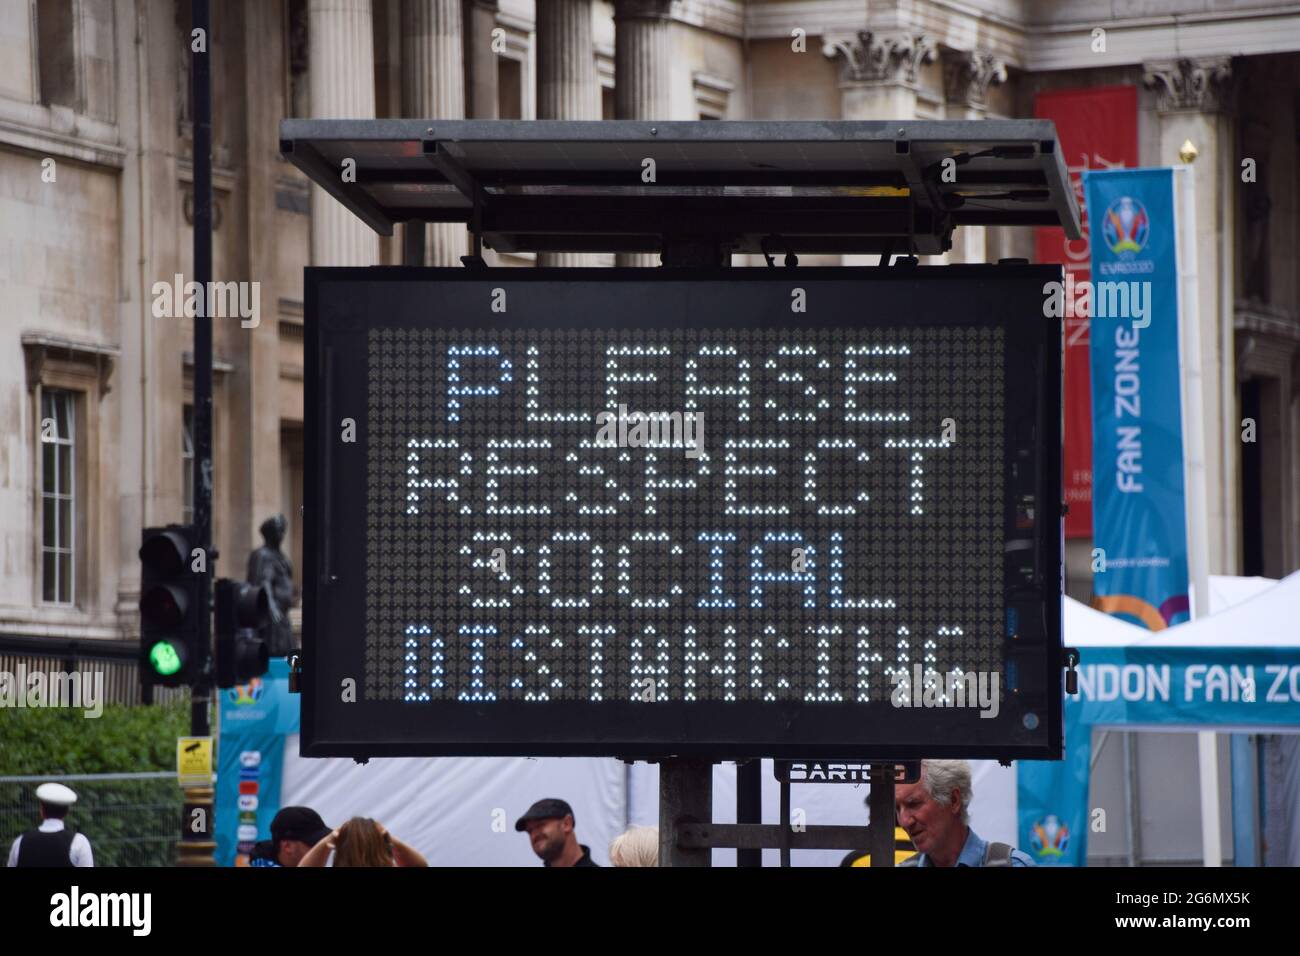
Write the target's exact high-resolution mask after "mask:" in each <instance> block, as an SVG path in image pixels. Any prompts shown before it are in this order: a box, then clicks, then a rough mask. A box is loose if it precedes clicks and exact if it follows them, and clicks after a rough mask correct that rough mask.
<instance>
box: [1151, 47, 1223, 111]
mask: <svg viewBox="0 0 1300 956" xmlns="http://www.w3.org/2000/svg"><path fill="white" fill-rule="evenodd" d="M1142 82H1143V83H1145V84H1146V86H1147V88H1148V89H1153V90H1155V91H1156V94H1157V96H1156V109H1157V110H1159V111H1160V112H1161V113H1169V112H1174V111H1177V110H1194V111H1196V112H1202V113H1214V112H1219V111H1221V110H1226V109H1230V108H1231V106H1232V94H1233V76H1232V58H1231V57H1226V56H1211V57H1201V58H1198V59H1189V58H1186V57H1185V58H1183V59H1180V60H1162V61H1158V62H1154V63H1147V64H1144V68H1143V75H1142Z"/></svg>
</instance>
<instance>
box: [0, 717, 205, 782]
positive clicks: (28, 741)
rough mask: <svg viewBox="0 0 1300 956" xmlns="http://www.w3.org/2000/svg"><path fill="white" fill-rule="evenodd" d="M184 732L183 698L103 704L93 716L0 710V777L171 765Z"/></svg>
mask: <svg viewBox="0 0 1300 956" xmlns="http://www.w3.org/2000/svg"><path fill="white" fill-rule="evenodd" d="M189 732H190V706H189V703H188V702H184V703H177V704H171V705H168V706H158V707H127V706H125V705H123V704H105V705H104V713H103V714H102V715H100V716H99V717H97V718H93V719H92V718H88V717H85V716H83V714H82V712H81V711H80V710H74V709H71V708H66V707H39V708H32V709H28V708H8V707H6V708H0V776H20V775H27V774H61V773H135V772H140V771H144V770H175V769H176V738H177V737H180V736H182V735H185V734H188V733H189Z"/></svg>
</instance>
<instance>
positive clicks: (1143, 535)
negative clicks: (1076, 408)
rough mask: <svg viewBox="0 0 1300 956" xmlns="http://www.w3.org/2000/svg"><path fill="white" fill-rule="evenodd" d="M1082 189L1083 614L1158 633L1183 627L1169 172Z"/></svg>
mask: <svg viewBox="0 0 1300 956" xmlns="http://www.w3.org/2000/svg"><path fill="white" fill-rule="evenodd" d="M1083 182H1084V188H1085V190H1086V191H1087V207H1088V218H1089V226H1090V229H1091V235H1092V238H1093V241H1092V287H1091V289H1090V290H1085V292H1084V294H1085V295H1089V294H1090V307H1091V315H1092V326H1091V335H1090V340H1091V344H1090V349H1091V353H1090V354H1091V366H1092V414H1093V418H1092V449H1093V454H1092V469H1093V472H1092V477H1093V482H1092V484H1093V547H1094V548H1099V549H1101V551H1102V554H1101V555H1099V556H1098V560H1097V562H1095V563H1094V571H1095V572H1096V573H1095V574H1094V576H1093V591H1094V594H1095V595H1096V596H1095V597H1094V598H1093V605H1094V606H1095V607H1097V608H1099V609H1100V610H1102V611H1105V612H1107V613H1109V614H1116V615H1118V616H1120V617H1123V618H1125V619H1127V620H1130V621H1132V622H1133V623H1135V624H1139V625H1141V626H1143V627H1146V628H1148V629H1150V630H1153V631H1159V630H1164V629H1165V628H1166V627H1170V626H1172V625H1174V624H1179V623H1182V622H1183V621H1185V620H1187V619H1188V601H1187V592H1188V588H1187V528H1186V515H1185V511H1184V499H1183V431H1182V401H1181V398H1180V393H1179V380H1180V379H1179V370H1178V359H1179V350H1178V260H1177V254H1176V244H1175V235H1176V232H1175V228H1174V223H1175V220H1174V183H1173V170H1171V169H1117V170H1104V171H1093V170H1086V171H1085V172H1084V174H1083ZM1101 562H1104V564H1102V563H1101ZM1103 568H1104V570H1103Z"/></svg>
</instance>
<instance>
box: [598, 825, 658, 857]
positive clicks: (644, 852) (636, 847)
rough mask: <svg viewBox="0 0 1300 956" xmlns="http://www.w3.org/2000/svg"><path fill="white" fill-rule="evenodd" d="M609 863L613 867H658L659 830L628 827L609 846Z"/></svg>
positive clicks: (655, 828)
mask: <svg viewBox="0 0 1300 956" xmlns="http://www.w3.org/2000/svg"><path fill="white" fill-rule="evenodd" d="M609 862H611V863H613V864H614V865H615V866H658V865H659V829H658V828H657V827H628V829H627V831H626V832H624V833H620V834H619V835H618V836H616V837H614V842H613V843H611V844H610V845H609Z"/></svg>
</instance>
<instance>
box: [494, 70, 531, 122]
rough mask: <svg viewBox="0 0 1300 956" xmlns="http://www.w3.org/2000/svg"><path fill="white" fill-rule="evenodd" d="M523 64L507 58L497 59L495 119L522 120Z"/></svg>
mask: <svg viewBox="0 0 1300 956" xmlns="http://www.w3.org/2000/svg"><path fill="white" fill-rule="evenodd" d="M523 92H524V79H523V63H521V62H520V61H519V60H515V59H511V58H510V57H508V56H498V57H497V117H498V118H500V119H523V118H524V103H523Z"/></svg>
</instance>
